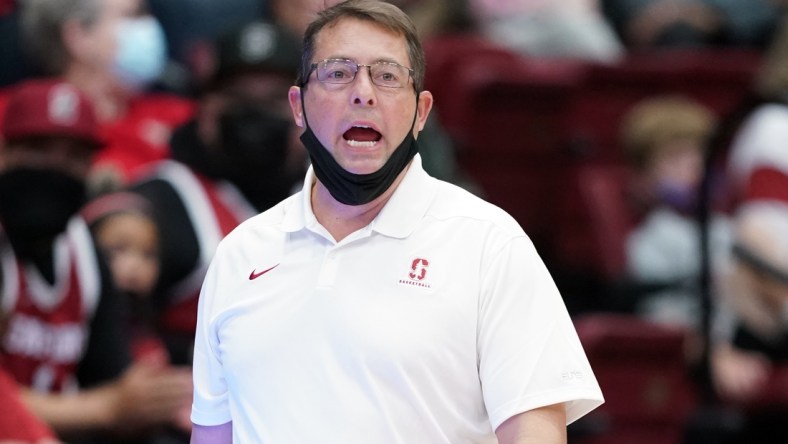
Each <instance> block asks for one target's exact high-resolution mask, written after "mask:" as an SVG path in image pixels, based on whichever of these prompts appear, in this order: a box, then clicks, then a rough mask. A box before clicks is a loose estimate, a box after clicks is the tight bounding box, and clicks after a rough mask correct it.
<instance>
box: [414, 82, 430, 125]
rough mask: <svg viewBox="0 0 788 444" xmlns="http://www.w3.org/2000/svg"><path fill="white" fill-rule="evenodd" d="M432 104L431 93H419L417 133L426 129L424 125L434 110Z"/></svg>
mask: <svg viewBox="0 0 788 444" xmlns="http://www.w3.org/2000/svg"><path fill="white" fill-rule="evenodd" d="M432 103H433V97H432V93H431V92H429V91H422V92H420V93H419V100H418V102H417V103H416V113H417V114H418V117H417V118H416V130H417V131H421V130H423V129H424V125H425V124H426V123H427V117H428V116H429V115H430V111H431V110H432Z"/></svg>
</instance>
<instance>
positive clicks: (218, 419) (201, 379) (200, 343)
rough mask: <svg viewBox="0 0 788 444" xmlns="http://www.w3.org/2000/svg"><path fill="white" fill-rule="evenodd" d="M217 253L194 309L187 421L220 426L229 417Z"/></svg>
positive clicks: (229, 418)
mask: <svg viewBox="0 0 788 444" xmlns="http://www.w3.org/2000/svg"><path fill="white" fill-rule="evenodd" d="M220 256H221V255H220V252H219V251H217V254H216V256H215V257H214V260H213V262H212V263H211V265H210V267H209V268H208V272H207V274H206V276H205V281H204V282H203V286H202V290H201V292H200V300H199V304H198V309H197V331H196V334H195V343H194V363H193V370H192V371H193V379H194V400H193V403H192V414H191V420H192V422H193V423H195V424H199V425H205V426H212V425H220V424H224V423H226V422H229V421H230V420H231V416H230V407H229V402H228V390H227V384H226V381H225V378H224V371H223V368H222V360H221V356H220V354H219V340H218V336H217V332H216V322H215V320H216V318H217V313H216V312H217V307H218V303H217V302H218V299H219V296H220V293H219V289H220V288H221V285H220V284H219V281H220V274H221V273H220V268H221V267H220V265H219V262H220V260H221V259H220Z"/></svg>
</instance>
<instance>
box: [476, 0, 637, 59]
mask: <svg viewBox="0 0 788 444" xmlns="http://www.w3.org/2000/svg"><path fill="white" fill-rule="evenodd" d="M468 2H469V4H470V13H471V15H472V17H473V18H474V20H475V21H476V23H477V26H478V28H479V30H480V32H482V34H484V35H485V36H487V37H489V38H490V39H491V40H493V41H495V42H498V43H500V44H502V45H504V46H507V47H509V48H512V49H513V50H515V51H517V52H520V53H522V54H525V55H528V56H536V57H569V58H577V59H583V60H591V61H597V62H604V63H611V62H615V61H616V60H618V59H619V58H620V57H621V56H622V55H623V47H622V45H621V43H620V42H619V40H618V36H617V35H616V33H615V31H614V30H613V28H612V27H611V26H610V25H609V24H608V23H607V20H606V19H605V17H604V16H603V15H602V12H601V10H600V9H599V4H598V2H597V0H571V1H561V2H554V1H548V0H542V1H533V0H512V1H505V2H504V1H497V0H468Z"/></svg>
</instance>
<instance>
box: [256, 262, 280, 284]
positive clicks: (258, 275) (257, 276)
mask: <svg viewBox="0 0 788 444" xmlns="http://www.w3.org/2000/svg"><path fill="white" fill-rule="evenodd" d="M278 266H279V264H276V265H274V266H273V267H271V268H269V269H267V270H263V271H258V272H255V271H256V269H255V270H252V272H251V273H250V274H249V280H250V281H253V280H255V279H257V278H259V277H260V276H262V275H264V274H266V273H268V272H269V271H271V270H273V269H274V268H276V267H278Z"/></svg>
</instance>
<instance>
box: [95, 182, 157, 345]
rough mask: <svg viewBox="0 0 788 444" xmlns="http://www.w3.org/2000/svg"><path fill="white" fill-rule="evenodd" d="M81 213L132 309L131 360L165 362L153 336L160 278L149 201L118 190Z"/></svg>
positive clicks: (151, 210) (153, 224)
mask: <svg viewBox="0 0 788 444" xmlns="http://www.w3.org/2000/svg"><path fill="white" fill-rule="evenodd" d="M82 215H83V217H84V218H85V220H86V221H87V222H88V225H89V226H90V229H91V231H92V232H93V236H94V238H95V239H96V243H97V244H98V247H99V249H100V250H101V251H102V252H103V253H104V255H105V257H106V259H107V262H108V263H109V267H110V271H111V272H112V277H113V280H114V281H115V286H116V287H117V288H118V290H119V291H120V292H121V293H122V294H123V295H124V296H125V297H126V303H127V304H128V305H129V307H130V308H131V316H130V319H129V322H130V324H131V325H130V327H131V331H132V334H133V339H132V350H133V352H134V357H135V359H164V360H169V358H168V357H167V352H166V348H165V347H164V346H163V345H161V341H159V340H158V339H157V338H156V335H155V325H154V324H155V320H154V316H153V313H154V311H153V307H152V300H151V295H152V292H153V288H154V285H155V284H156V280H157V279H158V276H159V247H158V244H159V233H158V230H157V228H156V225H155V223H154V222H153V208H152V206H151V204H150V203H149V202H148V201H147V200H146V199H145V198H143V197H141V196H139V195H136V194H132V193H127V192H116V193H111V194H106V195H104V196H101V197H99V198H97V199H96V200H94V201H93V202H91V203H90V204H88V205H87V206H86V207H85V208H84V209H83V211H82Z"/></svg>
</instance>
